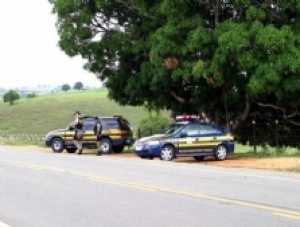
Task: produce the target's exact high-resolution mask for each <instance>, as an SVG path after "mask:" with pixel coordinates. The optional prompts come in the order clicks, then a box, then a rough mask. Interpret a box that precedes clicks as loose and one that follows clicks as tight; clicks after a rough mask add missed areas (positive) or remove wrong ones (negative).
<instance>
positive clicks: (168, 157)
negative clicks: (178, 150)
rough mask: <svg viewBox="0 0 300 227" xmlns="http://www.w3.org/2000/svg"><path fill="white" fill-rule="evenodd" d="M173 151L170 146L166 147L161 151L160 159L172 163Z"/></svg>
mask: <svg viewBox="0 0 300 227" xmlns="http://www.w3.org/2000/svg"><path fill="white" fill-rule="evenodd" d="M174 154H175V150H174V148H173V147H172V146H170V145H166V146H164V147H163V148H162V149H161V152H160V159H161V160H163V161H172V159H173V158H174Z"/></svg>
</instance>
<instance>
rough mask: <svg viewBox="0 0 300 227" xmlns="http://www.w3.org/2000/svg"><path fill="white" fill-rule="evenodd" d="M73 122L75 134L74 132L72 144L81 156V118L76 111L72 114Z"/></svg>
mask: <svg viewBox="0 0 300 227" xmlns="http://www.w3.org/2000/svg"><path fill="white" fill-rule="evenodd" d="M74 117H75V121H74V127H75V132H74V137H73V139H74V144H75V146H76V147H77V149H78V154H79V155H81V154H82V138H83V131H82V129H83V119H82V117H81V114H80V112H79V111H76V112H75V113H74Z"/></svg>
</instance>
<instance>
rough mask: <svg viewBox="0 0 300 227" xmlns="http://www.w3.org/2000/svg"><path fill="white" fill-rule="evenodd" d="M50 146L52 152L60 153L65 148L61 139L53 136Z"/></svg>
mask: <svg viewBox="0 0 300 227" xmlns="http://www.w3.org/2000/svg"><path fill="white" fill-rule="evenodd" d="M51 148H52V151H53V152H55V153H61V152H62V151H63V150H64V149H65V146H64V142H63V140H62V139H61V138H54V139H53V140H52V141H51Z"/></svg>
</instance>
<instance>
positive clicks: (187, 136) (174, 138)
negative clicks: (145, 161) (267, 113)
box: [133, 115, 234, 161]
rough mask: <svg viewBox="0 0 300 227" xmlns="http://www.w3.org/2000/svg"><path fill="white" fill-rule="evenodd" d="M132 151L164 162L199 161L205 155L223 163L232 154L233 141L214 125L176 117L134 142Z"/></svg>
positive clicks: (185, 117)
mask: <svg viewBox="0 0 300 227" xmlns="http://www.w3.org/2000/svg"><path fill="white" fill-rule="evenodd" d="M133 152H134V153H135V154H136V155H137V156H139V157H141V158H149V159H153V158H154V157H159V158H160V159H161V160H164V161H171V160H172V159H174V158H177V157H194V159H195V160H197V161H200V160H203V159H204V157H205V156H214V157H215V159H216V160H218V161H223V160H225V159H226V157H227V155H228V154H229V153H233V152H234V138H233V136H232V135H231V134H228V133H226V132H225V131H224V130H223V129H222V128H220V127H218V126H217V125H214V124H211V123H204V122H200V121H199V119H198V117H197V116H193V115H184V116H178V117H176V120H175V122H174V123H172V124H170V125H168V126H167V127H165V128H164V129H163V130H162V131H161V132H160V133H159V134H156V135H153V136H149V137H143V138H141V139H139V140H137V141H136V142H135V143H134V145H133Z"/></svg>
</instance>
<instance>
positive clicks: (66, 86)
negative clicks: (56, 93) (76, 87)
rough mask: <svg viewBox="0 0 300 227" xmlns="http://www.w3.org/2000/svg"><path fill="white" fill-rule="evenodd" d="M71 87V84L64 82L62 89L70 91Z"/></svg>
mask: <svg viewBox="0 0 300 227" xmlns="http://www.w3.org/2000/svg"><path fill="white" fill-rule="evenodd" d="M70 89H71V86H70V85H69V84H64V85H63V86H62V87H61V90H62V91H69V90H70Z"/></svg>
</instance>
